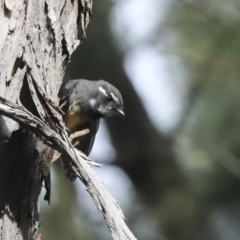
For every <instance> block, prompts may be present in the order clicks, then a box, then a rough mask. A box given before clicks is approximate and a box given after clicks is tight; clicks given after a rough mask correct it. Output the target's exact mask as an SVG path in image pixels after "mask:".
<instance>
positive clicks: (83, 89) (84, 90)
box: [58, 79, 124, 156]
mask: <svg viewBox="0 0 240 240" xmlns="http://www.w3.org/2000/svg"><path fill="white" fill-rule="evenodd" d="M58 97H59V99H60V101H59V105H60V107H61V108H62V110H63V112H64V116H63V121H64V123H65V126H66V128H67V131H68V134H69V135H71V134H73V133H74V132H78V131H81V130H83V129H89V133H88V134H86V135H84V136H81V137H79V139H77V140H76V141H75V147H76V148H77V149H79V150H80V151H82V152H83V153H84V154H85V155H87V156H88V155H89V154H90V152H91V150H92V147H93V144H94V140H95V136H96V134H97V131H98V128H99V123H100V119H101V118H108V117H112V116H118V115H119V116H124V104H123V99H122V95H121V93H120V92H119V90H118V89H117V88H116V87H114V86H113V85H112V84H110V83H109V82H107V81H104V80H86V79H75V80H70V81H68V82H66V83H63V84H62V86H61V87H60V90H59V93H58Z"/></svg>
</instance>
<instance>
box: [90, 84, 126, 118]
mask: <svg viewBox="0 0 240 240" xmlns="http://www.w3.org/2000/svg"><path fill="white" fill-rule="evenodd" d="M89 104H90V107H91V108H92V112H93V113H94V114H95V116H97V117H111V116H115V115H120V116H124V107H123V100H122V95H121V93H120V92H119V91H118V89H117V88H115V87H114V86H113V85H111V84H110V83H108V82H106V81H103V80H100V81H96V82H95V84H94V91H93V92H92V93H91V97H90V98H89Z"/></svg>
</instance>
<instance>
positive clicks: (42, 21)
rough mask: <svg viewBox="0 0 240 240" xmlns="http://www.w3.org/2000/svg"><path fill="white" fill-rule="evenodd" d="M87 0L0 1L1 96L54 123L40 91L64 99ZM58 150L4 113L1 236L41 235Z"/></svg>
mask: <svg viewBox="0 0 240 240" xmlns="http://www.w3.org/2000/svg"><path fill="white" fill-rule="evenodd" d="M87 2H89V1H84V0H82V1H81V2H78V0H58V1H56V0H32V1H24V0H17V1H12V0H2V1H0V29H1V33H0V96H1V97H3V98H5V99H7V100H9V101H11V102H12V103H16V104H18V105H23V106H24V107H25V108H26V109H28V110H29V111H30V112H31V113H33V114H34V115H35V116H38V117H41V119H43V120H45V122H46V123H48V125H49V126H53V127H54V118H53V117H51V118H50V117H49V115H48V112H47V107H46V108H45V107H44V102H43V101H42V99H41V98H40V95H44V96H46V99H49V101H52V102H55V103H57V102H58V99H57V92H58V89H59V86H60V84H61V82H62V76H63V74H64V71H65V67H66V64H67V62H68V60H69V58H70V56H71V54H72V52H73V51H74V50H75V49H76V47H77V46H78V45H79V43H80V41H79V40H78V39H77V24H78V22H80V21H79V20H80V18H81V23H82V26H83V34H84V33H85V29H84V28H85V27H86V26H87V23H88V21H89V14H90V13H91V9H90V8H91V4H90V5H89V7H90V8H88V6H87ZM83 5H84V7H83ZM34 86H35V87H34ZM40 93H41V94H40ZM39 103H42V105H41V104H39ZM38 104H39V105H38ZM53 153H54V152H53V150H52V149H51V148H50V147H48V146H47V145H45V144H44V143H42V141H40V140H39V138H37V136H36V135H35V134H33V133H32V132H30V131H29V130H26V129H25V128H22V126H21V125H20V124H18V123H16V122H15V121H13V120H11V119H10V118H7V117H3V116H0V239H3V240H8V239H10V240H20V239H34V238H35V237H36V235H37V231H38V220H39V212H38V208H37V202H38V196H39V194H40V191H41V186H42V183H43V182H45V186H46V189H47V194H46V200H48V201H49V198H50V189H49V185H50V182H49V167H50V163H51V159H52V156H53Z"/></svg>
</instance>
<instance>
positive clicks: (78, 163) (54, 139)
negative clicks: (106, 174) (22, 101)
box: [0, 97, 136, 240]
mask: <svg viewBox="0 0 240 240" xmlns="http://www.w3.org/2000/svg"><path fill="white" fill-rule="evenodd" d="M0 113H1V114H2V115H4V116H7V117H9V118H11V119H13V120H15V121H16V122H18V123H19V124H21V125H23V127H25V128H28V129H30V130H31V131H32V132H33V133H35V134H36V135H37V136H39V137H40V138H41V140H42V141H43V142H44V143H45V144H47V145H49V146H50V147H52V148H54V149H56V150H57V151H59V152H61V154H62V155H63V160H64V159H65V161H66V162H64V163H66V164H68V165H70V166H71V167H72V170H73V171H74V174H75V175H76V176H77V177H79V178H80V179H81V181H82V182H83V183H84V184H85V186H86V188H87V191H88V192H89V193H90V195H91V196H92V198H93V201H94V203H95V205H96V206H97V208H98V210H99V212H100V213H101V214H102V215H103V217H104V219H105V221H106V223H107V225H108V227H109V229H110V231H111V234H112V237H113V239H115V240H123V239H130V240H132V239H136V238H135V237H134V235H133V234H132V232H131V231H130V230H129V228H128V227H127V225H126V224H125V221H124V216H123V213H122V210H121V209H120V207H119V205H118V203H117V202H116V200H115V199H114V198H113V197H112V196H111V195H110V193H109V192H108V191H107V189H106V188H105V186H104V185H103V183H102V182H101V181H100V180H99V179H98V177H97V175H96V173H95V172H94V171H93V170H92V169H91V168H90V166H89V164H87V163H88V162H89V161H91V160H90V159H89V158H88V157H86V156H85V155H84V154H83V153H81V152H80V151H77V150H76V149H75V148H74V147H73V146H72V144H71V143H70V141H69V140H68V138H67V133H66V131H65V129H64V130H62V131H61V132H60V134H61V135H62V136H61V135H60V134H59V133H57V132H56V131H54V130H53V129H51V128H50V127H49V126H48V125H47V124H46V123H44V122H43V121H42V120H41V119H39V118H38V117H36V116H34V115H33V114H32V113H30V112H29V111H28V110H27V109H25V108H24V107H23V106H20V105H17V104H14V103H11V102H9V101H8V100H6V99H4V98H2V97H0ZM86 160H87V161H86Z"/></svg>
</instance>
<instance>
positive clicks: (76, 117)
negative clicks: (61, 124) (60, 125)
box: [65, 112, 88, 132]
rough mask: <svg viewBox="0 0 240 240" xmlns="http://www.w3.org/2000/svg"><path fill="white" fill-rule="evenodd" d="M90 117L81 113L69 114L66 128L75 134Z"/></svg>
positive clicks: (66, 119)
mask: <svg viewBox="0 0 240 240" xmlns="http://www.w3.org/2000/svg"><path fill="white" fill-rule="evenodd" d="M87 119H88V117H87V115H86V114H80V113H79V112H77V113H73V114H68V115H67V116H66V118H65V125H66V127H67V128H68V129H69V130H70V131H71V132H73V131H74V130H75V129H76V128H77V127H78V126H80V125H82V124H84V122H85V121H87Z"/></svg>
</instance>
